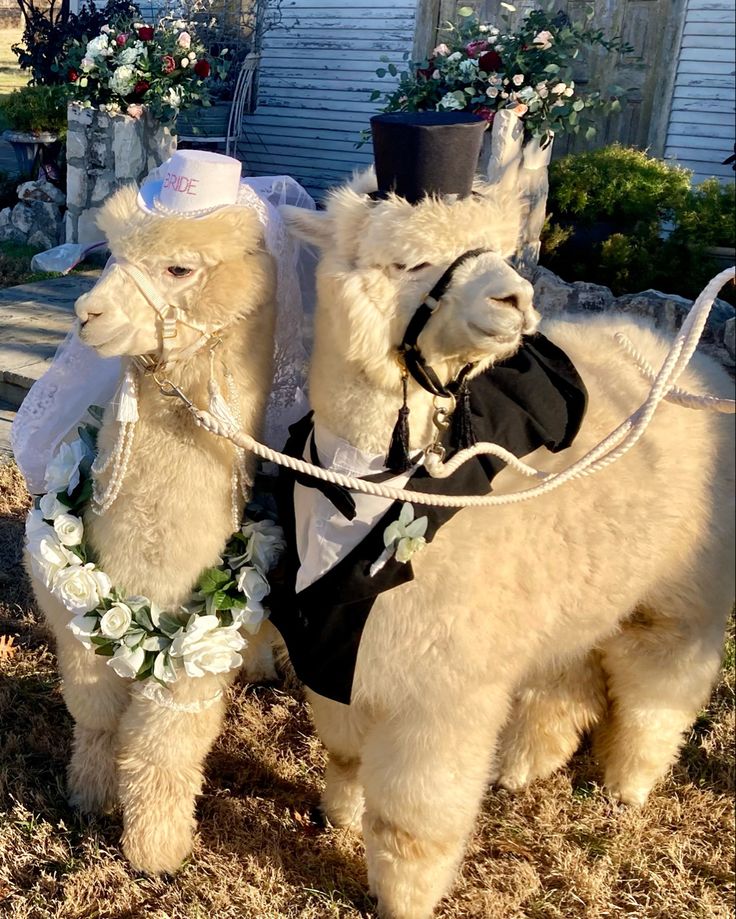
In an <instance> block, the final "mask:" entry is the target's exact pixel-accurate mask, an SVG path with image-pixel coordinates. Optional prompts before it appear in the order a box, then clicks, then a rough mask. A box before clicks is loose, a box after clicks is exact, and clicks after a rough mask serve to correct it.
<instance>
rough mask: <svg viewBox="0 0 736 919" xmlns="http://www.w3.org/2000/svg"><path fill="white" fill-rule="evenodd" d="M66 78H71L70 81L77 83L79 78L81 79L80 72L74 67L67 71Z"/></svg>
mask: <svg viewBox="0 0 736 919" xmlns="http://www.w3.org/2000/svg"><path fill="white" fill-rule="evenodd" d="M66 78H67V80H69V82H70V83H76V82H77V80H78V79H79V74H78V73H77V71H76V70H75V69H74V68H73V67H72V68H71V70H70V71H69V72H68V73H67V75H66Z"/></svg>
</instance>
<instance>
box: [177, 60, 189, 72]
mask: <svg viewBox="0 0 736 919" xmlns="http://www.w3.org/2000/svg"><path fill="white" fill-rule="evenodd" d="M179 66H180V67H181V68H182V70H184V69H185V68H186V67H188V66H189V58H188V57H183V58H182V59H181V60H180V61H179Z"/></svg>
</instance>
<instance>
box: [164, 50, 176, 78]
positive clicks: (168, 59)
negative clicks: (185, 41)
mask: <svg viewBox="0 0 736 919" xmlns="http://www.w3.org/2000/svg"><path fill="white" fill-rule="evenodd" d="M161 70H163V72H164V73H171V72H172V71H174V70H176V61H175V60H174V58H173V57H172V56H171V55H170V54H164V56H163V57H162V58H161Z"/></svg>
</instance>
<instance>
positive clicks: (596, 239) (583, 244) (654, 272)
mask: <svg viewBox="0 0 736 919" xmlns="http://www.w3.org/2000/svg"><path fill="white" fill-rule="evenodd" d="M690 179H691V172H690V171H689V170H687V169H683V168H682V167H680V166H677V165H675V164H673V163H668V162H665V161H663V160H657V159H654V158H652V157H649V156H647V154H646V153H644V152H642V151H640V150H633V149H628V148H626V147H621V146H619V145H618V144H614V145H613V146H611V147H606V148H603V149H601V150H595V151H593V152H590V153H580V154H571V155H569V156H566V157H564V158H562V159H561V160H559V161H557V162H555V163H553V164H552V166H551V167H550V195H549V201H548V212H549V217H548V219H547V222H546V224H545V227H544V230H543V233H542V255H541V262H542V264H543V265H545V266H546V267H548V268H551V269H552V270H553V271H555V272H557V274H559V275H561V276H562V277H563V278H565V279H566V280H568V281H575V280H585V281H592V282H594V283H597V284H604V285H606V286H607V287H610V288H611V290H613V292H614V293H615V294H617V295H620V294H624V293H635V292H637V291H640V290H645V289H647V288H650V287H653V288H656V289H658V290H663V291H665V292H666V293H674V294H680V295H682V296H684V297H689V298H694V297H695V296H697V295H698V294H699V293H700V291H701V290H702V288H703V287H704V286H705V284H706V283H707V282H708V281H709V280H710V278H711V277H713V275H714V274H716V273H717V271H718V264H717V262H716V261H715V260H714V259H713V258H712V256H710V255H709V254H708V251H707V250H708V248H709V247H713V246H724V247H726V246H733V245H734V242H735V241H736V189H735V187H734V185H733V184H732V183H730V184H729V185H721V184H720V183H719V182H718V180H717V179H708V180H707V181H706V182H703V184H702V185H701V186H699V187H698V188H694V189H693V188H691V186H690ZM721 296H722V297H724V298H725V299H728V300H733V299H734V293H733V292H732V289H731V288H730V287H729V288H725V289H724V291H722V293H721Z"/></svg>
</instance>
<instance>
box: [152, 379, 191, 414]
mask: <svg viewBox="0 0 736 919" xmlns="http://www.w3.org/2000/svg"><path fill="white" fill-rule="evenodd" d="M153 379H154V381H155V383H156V385H157V386H158V388H159V392H160V393H161V395H162V396H174V397H176V398H177V399H181V401H182V402H183V403H184V405H186V407H187V408H191V409H193V408H195V405H194V403H193V402H192V400H191V399H190V398H189V397H188V396H187V395H185V394H184V393H183V392H182V391H181V390H180V389H179V387H178V386H177V385H176V384H175V383H172V382H171V380H169V379H166V378H164V379H163V380H161V379H159V377H158V374H156V373H154V374H153Z"/></svg>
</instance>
